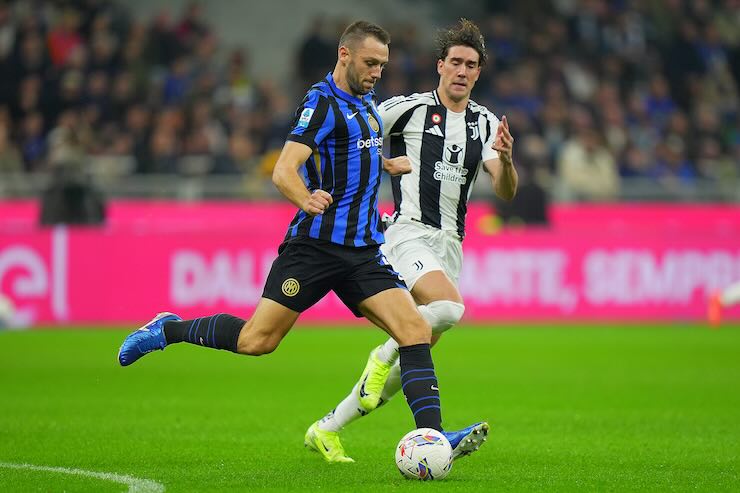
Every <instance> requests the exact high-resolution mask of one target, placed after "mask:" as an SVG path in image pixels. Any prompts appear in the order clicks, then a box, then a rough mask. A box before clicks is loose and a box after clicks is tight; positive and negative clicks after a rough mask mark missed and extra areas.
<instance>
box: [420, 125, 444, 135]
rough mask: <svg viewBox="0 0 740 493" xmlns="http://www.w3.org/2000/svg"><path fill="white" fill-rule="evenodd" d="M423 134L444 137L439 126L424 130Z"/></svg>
mask: <svg viewBox="0 0 740 493" xmlns="http://www.w3.org/2000/svg"><path fill="white" fill-rule="evenodd" d="M424 132H425V133H428V134H432V135H436V136H437V137H444V136H445V135H444V134H443V133H442V129H440V128H439V125H435V126H433V127H431V128H428V129H426V130H424Z"/></svg>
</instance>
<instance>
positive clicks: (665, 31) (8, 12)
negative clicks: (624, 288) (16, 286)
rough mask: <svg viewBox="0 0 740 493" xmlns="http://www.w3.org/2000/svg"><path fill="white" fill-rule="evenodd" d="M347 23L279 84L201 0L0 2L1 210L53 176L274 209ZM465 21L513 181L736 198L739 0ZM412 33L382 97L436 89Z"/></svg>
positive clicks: (299, 59) (511, 8) (555, 188)
mask: <svg viewBox="0 0 740 493" xmlns="http://www.w3.org/2000/svg"><path fill="white" fill-rule="evenodd" d="M454 4H455V2H452V4H451V5H452V6H454ZM455 10H456V9H454V8H452V7H449V6H448V8H447V10H446V11H445V13H446V15H445V18H444V19H442V18H441V17H443V16H442V15H438V16H437V18H436V19H434V20H433V21H434V22H438V24H439V25H444V24H449V23H450V22H452V21H454V19H455V15H457V16H459V15H460V14H459V12H460V10H459V9H458V10H457V12H458V13H457V14H456V13H455ZM463 10H464V9H463ZM346 20H347V19H346V18H344V17H341V16H337V17H331V16H322V17H320V18H317V19H316V20H315V21H314V22H313V23H311V25H310V28H309V29H308V30H307V31H306V32H305V35H304V36H303V39H302V41H301V42H300V43H298V44H297V45H296V46H294V47H293V52H294V57H293V58H292V59H291V60H276V61H275V64H276V65H280V66H281V67H284V66H285V65H289V66H292V67H294V70H293V72H294V73H293V74H292V76H291V77H287V78H283V79H281V80H282V83H277V82H276V78H275V77H274V74H273V73H272V72H271V69H270V67H265V66H260V67H258V68H257V67H254V66H253V64H252V63H251V56H250V51H252V50H256V49H258V48H259V47H257V46H246V45H241V46H239V45H229V46H226V45H225V44H224V43H222V42H221V40H220V37H219V29H218V28H216V27H215V25H214V21H213V20H212V19H211V18H209V17H208V15H207V9H206V8H205V4H203V5H201V4H199V3H190V4H187V5H186V7H185V8H184V9H183V10H182V11H181V12H178V13H177V14H176V15H175V16H170V15H168V14H167V11H166V10H164V9H163V10H162V11H161V12H158V13H156V14H152V15H150V16H148V17H147V18H145V19H141V18H140V17H137V16H135V15H133V13H132V11H131V8H130V7H128V6H127V3H126V2H112V1H104V0H98V1H94V0H88V1H79V2H53V1H35V2H24V1H20V0H16V1H4V2H0V73H2V74H3V76H2V78H0V173H2V175H1V176H2V178H1V179H0V197H2V196H5V197H17V196H31V195H40V192H41V191H42V190H44V189H46V188H47V186H48V182H49V180H50V177H51V176H53V173H52V170H54V169H55V168H57V167H60V166H71V167H77V168H80V169H82V170H84V171H85V172H86V173H89V174H90V175H92V176H93V178H94V179H95V181H96V182H97V183H98V184H99V185H100V186H101V187H102V188H103V189H104V190H105V192H106V194H107V195H110V196H169V197H172V196H176V197H181V198H189V197H194V198H201V197H206V198H207V197H211V196H213V197H222V198H223V197H246V198H265V197H268V198H269V197H272V196H274V195H275V192H274V189H273V187H272V185H271V184H270V183H269V173H270V170H271V165H272V163H273V162H274V160H275V158H276V156H275V152H276V150H277V149H279V148H280V146H281V145H282V142H283V140H284V137H285V135H286V133H287V130H288V126H289V124H290V121H291V118H292V113H293V111H294V108H295V106H296V105H297V103H298V101H297V98H298V97H300V96H298V95H299V94H301V93H302V92H303V91H304V90H305V86H306V85H307V84H309V83H310V81H311V80H313V79H315V78H316V77H317V76H319V75H320V74H323V73H325V72H326V71H329V70H330V69H331V68H332V66H331V65H332V60H333V59H334V50H335V47H334V46H333V41H332V40H334V39H336V37H337V31H338V30H339V29H341V27H342V26H343V25H344V24H345V23H346ZM378 20H380V21H381V22H382V21H383V19H382V18H381V19H378ZM474 20H475V21H476V22H478V23H479V24H480V25H481V27H482V29H483V30H484V32H485V37H486V42H487V46H488V49H489V51H490V52H491V55H492V56H491V63H490V67H489V68H488V69H487V70H484V72H483V75H482V77H481V80H480V81H479V82H478V85H477V86H476V89H475V91H474V93H473V94H474V99H476V100H477V101H478V102H480V103H482V104H485V105H486V106H488V107H489V108H491V109H492V110H493V111H494V112H495V113H496V114H498V115H502V114H506V115H507V116H508V119H509V121H510V124H511V128H512V132H513V133H514V135H515V137H516V139H517V144H516V149H515V153H516V156H517V161H518V164H519V166H520V168H521V170H522V171H521V172H522V174H523V177H524V180H523V181H524V182H526V183H532V184H533V185H534V186H537V187H539V188H541V189H542V190H546V191H547V192H548V194H549V195H551V196H552V198H553V199H554V200H557V201H564V200H586V201H611V200H654V199H662V200H681V201H684V200H713V201H738V200H740V192H739V191H738V189H739V188H740V187H738V186H737V185H738V179H739V178H738V177H739V176H740V111H739V101H740V98H739V96H738V82H739V81H740V6H739V5H738V2H737V1H734V0H724V1H701V2H682V1H668V0H666V1H658V0H654V1H646V2H631V1H606V0H583V1H576V0H553V1H550V2H533V1H529V0H528V1H521V2H498V1H489V2H481V3H480V4H479V8H478V9H477V10H476V11H475V18H474ZM417 21H418V22H415V23H412V22H411V21H405V22H398V21H397V20H396V21H391V22H387V23H386V24H385V25H386V26H387V27H388V29H389V30H390V32H391V34H392V35H393V42H392V45H391V46H392V50H391V63H390V65H389V67H388V68H387V70H386V73H385V77H384V80H383V81H382V82H381V84H380V86H379V97H380V98H383V97H387V96H390V95H393V94H398V93H410V92H416V91H423V90H428V89H430V88H432V87H434V85H435V81H436V73H435V72H434V70H433V69H434V53H433V49H432V43H431V38H430V37H428V36H427V33H428V32H429V30H428V29H425V28H424V27H420V25H419V24H420V23H421V24H422V25H424V26H425V24H424V22H426V19H421V20H417ZM427 27H432V28H433V27H435V26H427ZM276 71H277V70H276ZM481 190H484V189H481ZM481 193H485V192H482V191H481Z"/></svg>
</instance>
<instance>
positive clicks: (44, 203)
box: [40, 163, 105, 226]
mask: <svg viewBox="0 0 740 493" xmlns="http://www.w3.org/2000/svg"><path fill="white" fill-rule="evenodd" d="M104 221H105V201H104V199H103V197H102V195H101V194H100V192H99V191H98V190H97V189H96V188H95V187H94V186H93V185H92V183H91V182H90V180H89V179H88V178H86V177H85V176H83V175H82V174H81V173H80V171H79V169H78V167H77V165H75V164H72V165H70V166H68V165H67V164H66V163H60V164H59V166H57V167H56V168H55V169H54V173H53V174H52V179H51V184H50V185H49V187H48V188H47V189H46V190H45V191H44V193H43V195H42V197H41V217H40V223H41V224H42V225H46V226H48V225H54V224H77V225H99V224H102V223H103V222H104Z"/></svg>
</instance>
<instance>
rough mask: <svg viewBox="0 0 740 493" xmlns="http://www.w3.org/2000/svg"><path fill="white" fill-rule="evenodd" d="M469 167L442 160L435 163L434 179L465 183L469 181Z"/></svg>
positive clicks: (459, 183)
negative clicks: (446, 162)
mask: <svg viewBox="0 0 740 493" xmlns="http://www.w3.org/2000/svg"><path fill="white" fill-rule="evenodd" d="M467 174H468V169H467V168H465V167H463V166H460V165H457V166H455V165H452V164H445V163H443V162H442V161H437V162H436V163H434V175H433V176H434V179H435V180H437V181H446V182H449V183H457V184H458V185H465V184H466V183H467V182H468V178H467V176H466V175H467Z"/></svg>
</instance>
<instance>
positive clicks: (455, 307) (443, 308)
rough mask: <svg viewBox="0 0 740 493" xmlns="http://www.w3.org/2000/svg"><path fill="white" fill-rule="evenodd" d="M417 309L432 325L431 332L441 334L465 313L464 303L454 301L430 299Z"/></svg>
mask: <svg viewBox="0 0 740 493" xmlns="http://www.w3.org/2000/svg"><path fill="white" fill-rule="evenodd" d="M419 311H420V312H421V314H422V315H423V316H424V318H425V319H426V320H427V321H428V322H429V324H430V325H431V326H432V333H433V334H441V333H442V332H444V331H446V330H447V329H449V328H450V327H452V326H453V325H456V324H457V323H458V322H459V321H460V320H461V319H462V317H463V314H464V313H465V305H463V304H462V303H457V302H455V301H449V300H440V301H432V302H431V303H428V304H426V305H424V308H423V309H422V307H419Z"/></svg>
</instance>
